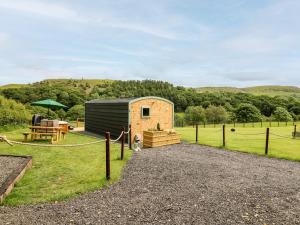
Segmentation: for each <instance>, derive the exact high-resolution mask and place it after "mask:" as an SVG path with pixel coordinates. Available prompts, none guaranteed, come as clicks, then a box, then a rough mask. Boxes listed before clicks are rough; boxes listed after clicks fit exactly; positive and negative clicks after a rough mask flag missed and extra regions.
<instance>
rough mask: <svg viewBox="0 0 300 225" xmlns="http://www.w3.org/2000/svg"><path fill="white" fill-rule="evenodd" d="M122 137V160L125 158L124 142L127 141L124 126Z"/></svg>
mask: <svg viewBox="0 0 300 225" xmlns="http://www.w3.org/2000/svg"><path fill="white" fill-rule="evenodd" d="M122 132H123V134H122V138H121V160H123V158H124V142H125V136H126V134H125V127H123V128H122Z"/></svg>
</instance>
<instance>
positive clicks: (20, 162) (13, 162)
mask: <svg viewBox="0 0 300 225" xmlns="http://www.w3.org/2000/svg"><path fill="white" fill-rule="evenodd" d="M30 166H31V157H30V156H13V155H0V203H1V202H2V201H3V200H4V198H5V197H6V196H7V195H8V194H9V193H10V192H11V190H12V189H13V187H14V184H15V183H16V182H17V181H19V180H20V179H21V178H22V176H23V175H24V173H25V170H26V169H27V168H29V167H30Z"/></svg>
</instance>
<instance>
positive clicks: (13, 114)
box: [0, 96, 31, 126]
mask: <svg viewBox="0 0 300 225" xmlns="http://www.w3.org/2000/svg"><path fill="white" fill-rule="evenodd" d="M30 117H31V115H30V112H29V111H28V110H26V108H25V106H24V105H23V104H21V103H17V102H16V101H14V100H10V99H6V98H4V97H3V96H0V125H1V126H4V125H22V124H25V123H28V121H29V120H30Z"/></svg>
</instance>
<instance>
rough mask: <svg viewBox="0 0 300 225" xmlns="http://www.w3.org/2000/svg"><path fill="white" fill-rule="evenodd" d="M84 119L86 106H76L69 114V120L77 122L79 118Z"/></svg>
mask: <svg viewBox="0 0 300 225" xmlns="http://www.w3.org/2000/svg"><path fill="white" fill-rule="evenodd" d="M83 117H84V106H83V105H74V106H73V107H72V108H70V109H69V110H68V112H67V118H69V119H70V120H76V119H77V118H83Z"/></svg>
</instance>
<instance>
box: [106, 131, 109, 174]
mask: <svg viewBox="0 0 300 225" xmlns="http://www.w3.org/2000/svg"><path fill="white" fill-rule="evenodd" d="M105 138H106V180H109V179H110V133H109V132H106V133H105Z"/></svg>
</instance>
